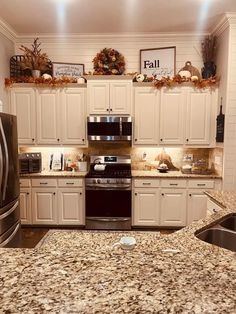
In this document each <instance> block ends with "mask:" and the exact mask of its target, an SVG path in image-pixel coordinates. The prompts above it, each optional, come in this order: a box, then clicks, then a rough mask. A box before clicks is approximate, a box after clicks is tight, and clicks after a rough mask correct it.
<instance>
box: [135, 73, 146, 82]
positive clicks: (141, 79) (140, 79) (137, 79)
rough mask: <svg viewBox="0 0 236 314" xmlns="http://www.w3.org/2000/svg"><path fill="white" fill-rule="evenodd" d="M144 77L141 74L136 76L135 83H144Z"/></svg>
mask: <svg viewBox="0 0 236 314" xmlns="http://www.w3.org/2000/svg"><path fill="white" fill-rule="evenodd" d="M144 78H145V77H144V75H143V74H138V75H136V81H137V82H143V81H144Z"/></svg>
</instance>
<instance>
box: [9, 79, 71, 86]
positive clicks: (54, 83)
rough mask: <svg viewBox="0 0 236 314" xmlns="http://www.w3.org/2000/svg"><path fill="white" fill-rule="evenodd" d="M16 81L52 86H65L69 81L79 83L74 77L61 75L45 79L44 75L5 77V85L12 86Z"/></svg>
mask: <svg viewBox="0 0 236 314" xmlns="http://www.w3.org/2000/svg"><path fill="white" fill-rule="evenodd" d="M14 83H33V84H35V85H38V86H39V85H46V86H51V87H58V86H63V85H66V84H69V83H77V79H76V78H73V77H66V76H64V77H61V78H56V77H53V78H50V79H45V78H44V77H42V76H41V77H32V76H29V77H28V76H22V77H11V78H5V87H11V86H12V85H13V84H14Z"/></svg>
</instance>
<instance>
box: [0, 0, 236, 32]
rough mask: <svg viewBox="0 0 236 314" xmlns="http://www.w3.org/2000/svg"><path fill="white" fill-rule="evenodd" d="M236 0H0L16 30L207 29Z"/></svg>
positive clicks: (0, 15)
mask: <svg viewBox="0 0 236 314" xmlns="http://www.w3.org/2000/svg"><path fill="white" fill-rule="evenodd" d="M225 12H232V13H233V12H236V0H167V1H165V0H20V1H19V0H0V19H1V20H2V21H4V22H6V23H7V24H8V25H9V26H11V27H12V28H13V30H14V31H15V33H16V34H17V35H32V34H41V35H43V34H45V35H46V34H101V33H103V34H107V33H166V32H168V33H170V32H185V33H186V32H190V33H192V32H196V33H200V32H209V31H210V30H211V29H212V28H213V27H214V25H215V24H216V23H217V22H218V21H219V19H220V18H221V16H222V15H223V13H225Z"/></svg>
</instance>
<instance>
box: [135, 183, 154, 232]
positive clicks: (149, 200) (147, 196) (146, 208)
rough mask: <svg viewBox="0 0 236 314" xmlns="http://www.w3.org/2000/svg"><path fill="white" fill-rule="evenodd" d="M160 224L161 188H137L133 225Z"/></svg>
mask: <svg viewBox="0 0 236 314" xmlns="http://www.w3.org/2000/svg"><path fill="white" fill-rule="evenodd" d="M158 225H159V190H158V189H143V188H141V189H135V191H134V207H133V226H158Z"/></svg>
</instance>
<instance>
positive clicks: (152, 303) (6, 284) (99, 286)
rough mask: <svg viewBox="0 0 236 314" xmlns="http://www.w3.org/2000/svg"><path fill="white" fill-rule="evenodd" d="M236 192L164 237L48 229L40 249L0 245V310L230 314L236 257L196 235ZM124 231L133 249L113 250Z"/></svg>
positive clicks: (235, 302) (231, 208) (235, 297)
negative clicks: (207, 213) (131, 238)
mask: <svg viewBox="0 0 236 314" xmlns="http://www.w3.org/2000/svg"><path fill="white" fill-rule="evenodd" d="M227 195H228V194H227ZM235 195H236V193H234V194H231V197H232V203H230V201H229V202H228V203H227V205H228V207H227V208H225V209H223V210H221V211H219V212H218V213H215V214H213V215H211V216H209V217H207V218H205V219H202V220H200V221H198V222H195V223H192V224H191V225H189V226H187V227H186V228H183V229H181V230H179V231H177V232H175V233H173V234H170V235H161V234H160V233H159V232H136V231H130V232H128V231H127V232H89V231H69V232H68V231H63V230H54V231H49V233H48V235H47V237H46V239H45V240H44V241H42V243H41V246H39V247H38V248H35V249H0V313H27V314H28V313H29V314H30V313H109V314H110V313H145V314H146V313H173V314H174V313H217V314H218V313H219V314H221V313H230V314H231V313H232V314H233V313H235V311H236V254H235V253H233V252H231V251H229V250H225V249H222V248H219V247H216V246H213V245H210V244H208V243H205V242H203V241H201V240H199V239H197V238H196V237H195V235H194V233H195V232H196V231H197V230H200V229H203V228H206V226H208V225H212V224H213V223H215V222H217V221H218V220H220V219H221V218H222V217H224V216H226V215H228V214H230V213H232V212H235V203H234V201H235ZM220 197H221V198H222V197H224V193H222V194H221V196H219V198H220ZM217 198H218V196H217ZM228 198H229V195H228V196H227V199H228ZM123 235H132V236H134V237H135V238H136V241H137V245H136V246H135V248H134V250H132V251H124V250H122V249H121V248H116V249H112V245H113V244H114V243H115V242H117V241H118V240H119V239H120V237H121V236H123ZM164 249H177V250H179V251H178V253H167V252H163V250H164Z"/></svg>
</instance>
